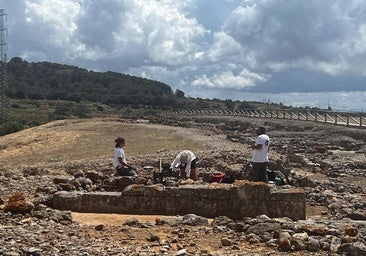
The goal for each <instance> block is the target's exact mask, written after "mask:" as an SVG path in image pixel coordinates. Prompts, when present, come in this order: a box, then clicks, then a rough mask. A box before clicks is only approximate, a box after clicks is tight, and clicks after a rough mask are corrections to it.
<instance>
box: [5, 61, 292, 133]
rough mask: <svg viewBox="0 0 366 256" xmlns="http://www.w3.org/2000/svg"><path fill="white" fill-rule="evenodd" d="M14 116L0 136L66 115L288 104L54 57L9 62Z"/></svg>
mask: <svg viewBox="0 0 366 256" xmlns="http://www.w3.org/2000/svg"><path fill="white" fill-rule="evenodd" d="M7 71H8V75H7V88H6V94H7V97H8V98H9V119H8V120H7V122H5V123H2V124H0V136H1V135H4V134H8V133H12V132H16V131H19V130H23V129H25V128H29V127H33V126H37V125H40V124H44V123H47V122H50V121H53V120H58V119H65V118H88V117H96V116H101V115H111V114H113V115H116V114H117V115H120V116H124V117H144V116H149V115H153V114H155V113H156V112H158V111H163V110H176V109H178V110H182V109H221V110H223V109H228V110H248V109H251V110H252V109H271V110H275V109H283V108H287V107H286V106H283V105H282V104H274V103H269V102H267V103H259V102H246V101H233V100H231V99H226V100H220V99H201V98H189V97H186V96H185V93H184V92H183V91H182V90H179V89H177V90H176V91H175V92H173V90H172V88H171V87H170V86H169V85H166V84H164V83H161V82H158V81H153V80H149V79H145V78H140V77H136V76H131V75H126V74H121V73H116V72H94V71H91V70H86V69H83V68H79V67H75V66H70V65H62V64H57V63H50V62H37V63H29V62H27V61H25V60H22V59H21V58H19V57H15V58H12V59H11V60H10V61H9V62H8V63H7Z"/></svg>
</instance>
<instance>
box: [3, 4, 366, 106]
mask: <svg viewBox="0 0 366 256" xmlns="http://www.w3.org/2000/svg"><path fill="white" fill-rule="evenodd" d="M0 9H4V11H5V13H6V15H7V16H6V21H5V23H4V24H5V27H6V29H7V31H8V33H7V38H6V41H7V44H8V48H7V55H8V59H11V58H13V57H21V58H22V59H24V60H26V61H28V62H39V61H49V62H55V63H60V64H68V65H73V66H78V67H82V68H86V69H88V70H94V71H100V72H105V71H115V72H120V73H125V74H130V75H135V76H139V77H144V78H148V79H153V80H157V81H160V82H163V83H166V84H168V85H169V86H171V87H172V89H173V90H176V89H180V90H183V91H184V92H185V94H186V96H190V97H201V98H220V99H229V98H230V99H239V100H240V99H242V98H243V97H245V95H255V94H257V93H262V94H273V93H275V94H280V95H279V97H281V94H282V95H283V94H288V95H302V94H304V93H305V94H308V95H314V93H320V94H319V95H330V94H327V93H330V92H332V93H333V92H340V93H341V94H342V95H344V94H345V93H346V92H347V93H348V92H350V93H351V94H352V93H353V94H355V95H360V93H361V95H365V96H366V94H365V93H366V1H364V0H248V1H246V0H179V1H177V0H0ZM358 92H360V93H358ZM299 93H300V94H299ZM309 93H310V94H309ZM313 97H314V96H313ZM361 102H362V100H361ZM363 102H364V101H363ZM295 103H296V102H295ZM364 104H365V109H366V103H365V102H364Z"/></svg>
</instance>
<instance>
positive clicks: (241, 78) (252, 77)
mask: <svg viewBox="0 0 366 256" xmlns="http://www.w3.org/2000/svg"><path fill="white" fill-rule="evenodd" d="M268 78H269V77H268V76H267V75H264V74H256V73H252V72H250V71H249V70H247V69H243V70H242V71H241V72H240V73H239V74H237V75H235V74H234V73H233V72H231V71H225V72H222V73H220V74H215V75H213V76H211V77H207V76H206V75H203V76H201V77H199V78H197V79H196V80H194V81H193V82H192V85H193V86H198V87H208V88H230V89H236V90H239V89H246V88H249V87H253V86H255V84H256V83H258V82H265V81H266V80H267V79H268Z"/></svg>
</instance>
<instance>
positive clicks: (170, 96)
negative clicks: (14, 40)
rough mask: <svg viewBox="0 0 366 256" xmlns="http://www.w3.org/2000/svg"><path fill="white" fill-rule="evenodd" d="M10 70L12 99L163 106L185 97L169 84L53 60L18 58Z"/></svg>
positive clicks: (10, 94)
mask: <svg viewBox="0 0 366 256" xmlns="http://www.w3.org/2000/svg"><path fill="white" fill-rule="evenodd" d="M7 72H8V76H7V77H8V81H7V84H8V86H7V90H6V94H7V96H8V97H9V98H11V99H34V100H43V99H45V100H66V101H74V102H81V101H88V102H101V103H104V104H108V105H155V106H164V105H171V104H174V101H175V99H176V98H184V93H183V92H182V91H181V90H176V92H175V93H174V92H173V90H172V88H171V87H170V86H168V85H167V84H164V83H161V82H158V81H154V80H150V79H146V78H141V77H136V76H131V75H126V74H121V73H116V72H110V71H109V72H94V71H91V70H86V69H84V68H79V67H75V66H70V65H62V64H57V63H50V62H37V63H29V62H27V61H25V60H22V59H21V58H19V57H15V58H12V59H11V60H10V61H9V62H8V63H7Z"/></svg>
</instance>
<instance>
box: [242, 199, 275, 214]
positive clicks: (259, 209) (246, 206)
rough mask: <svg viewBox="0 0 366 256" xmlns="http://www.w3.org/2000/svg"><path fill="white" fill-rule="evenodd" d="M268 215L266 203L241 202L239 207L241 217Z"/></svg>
mask: <svg viewBox="0 0 366 256" xmlns="http://www.w3.org/2000/svg"><path fill="white" fill-rule="evenodd" d="M261 214H266V215H268V209H267V203H266V201H261V200H242V201H241V207H240V215H241V217H242V218H243V217H252V218H254V217H257V216H258V215H261Z"/></svg>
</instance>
